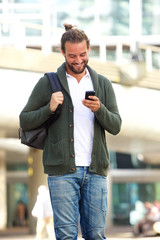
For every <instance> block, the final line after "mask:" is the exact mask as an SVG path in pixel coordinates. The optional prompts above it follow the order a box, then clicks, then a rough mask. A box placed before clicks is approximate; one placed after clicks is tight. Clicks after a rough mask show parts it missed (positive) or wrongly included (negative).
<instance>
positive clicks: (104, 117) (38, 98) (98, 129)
mask: <svg viewBox="0 0 160 240" xmlns="http://www.w3.org/2000/svg"><path fill="white" fill-rule="evenodd" d="M87 68H88V70H89V73H90V75H91V78H92V81H93V86H94V90H95V92H96V96H97V97H98V98H99V99H100V102H101V107H100V109H99V110H98V111H97V112H95V113H94V114H95V120H94V139H93V150H92V156H91V158H92V161H91V165H90V167H89V171H90V172H91V173H96V174H98V175H101V176H106V175H107V170H108V166H109V154H108V149H107V145H106V138H105V130H106V131H107V132H109V133H111V134H114V135H116V134H118V133H119V131H120V128H121V118H120V115H119V112H118V107H117V103H116V98H115V94H114V91H113V87H112V84H111V82H110V81H109V80H108V79H107V78H105V77H104V76H102V75H99V74H97V73H96V72H95V71H94V70H93V69H92V68H90V67H89V66H87ZM57 74H58V77H59V80H60V83H61V86H62V93H63V95H64V102H63V105H62V109H61V114H60V115H59V116H58V118H55V119H54V120H53V123H52V124H51V125H50V127H49V129H48V137H47V140H46V143H45V148H44V151H43V165H44V172H45V173H47V174H51V175H62V174H66V173H73V172H75V171H76V165H75V153H74V134H73V129H74V122H73V119H74V118H73V111H74V107H73V104H72V99H71V96H70V93H69V88H68V83H67V79H66V73H65V63H63V64H62V65H61V66H60V67H59V68H58V70H57ZM51 94H52V90H51V86H50V83H49V80H48V78H47V77H46V76H43V77H42V78H41V79H40V80H39V81H38V83H37V84H36V86H35V87H34V89H33V91H32V93H31V95H30V97H29V99H28V102H27V104H26V106H25V107H24V109H23V110H22V112H21V113H20V126H21V127H22V128H23V129H24V130H31V129H34V128H36V127H38V126H40V125H41V124H42V123H44V122H45V121H46V120H47V119H48V118H49V117H50V116H51V114H52V112H51V111H50V108H49V101H50V98H51ZM55 116H56V114H55Z"/></svg>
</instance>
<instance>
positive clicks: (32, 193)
mask: <svg viewBox="0 0 160 240" xmlns="http://www.w3.org/2000/svg"><path fill="white" fill-rule="evenodd" d="M28 174H29V193H28V194H29V229H30V233H35V231H36V221H37V219H36V218H34V217H33V216H32V215H31V211H32V209H33V206H34V204H35V202H36V199H37V193H38V187H39V186H40V185H46V186H47V175H46V174H44V172H43V164H42V151H40V150H36V149H30V155H29V158H28Z"/></svg>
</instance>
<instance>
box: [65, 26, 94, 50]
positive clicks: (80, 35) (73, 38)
mask: <svg viewBox="0 0 160 240" xmlns="http://www.w3.org/2000/svg"><path fill="white" fill-rule="evenodd" d="M64 27H65V30H66V32H65V33H63V35H62V38H61V49H62V50H63V52H65V44H66V42H71V43H79V42H82V41H84V40H85V41H86V44H87V48H89V44H90V41H89V39H88V37H87V35H86V34H85V32H84V31H83V30H80V29H78V28H76V26H73V25H71V24H66V23H65V24H64Z"/></svg>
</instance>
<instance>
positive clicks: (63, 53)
mask: <svg viewBox="0 0 160 240" xmlns="http://www.w3.org/2000/svg"><path fill="white" fill-rule="evenodd" d="M61 53H62V55H63V56H65V52H64V51H63V49H62V48H61Z"/></svg>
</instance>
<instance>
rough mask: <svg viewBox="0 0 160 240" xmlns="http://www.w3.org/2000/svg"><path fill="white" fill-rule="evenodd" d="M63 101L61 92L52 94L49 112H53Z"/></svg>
mask: <svg viewBox="0 0 160 240" xmlns="http://www.w3.org/2000/svg"><path fill="white" fill-rule="evenodd" d="M63 100H64V97H63V93H62V92H55V93H52V96H51V100H50V110H51V112H55V111H56V109H57V107H58V105H59V104H62V103H63Z"/></svg>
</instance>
